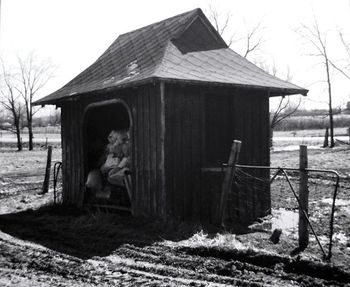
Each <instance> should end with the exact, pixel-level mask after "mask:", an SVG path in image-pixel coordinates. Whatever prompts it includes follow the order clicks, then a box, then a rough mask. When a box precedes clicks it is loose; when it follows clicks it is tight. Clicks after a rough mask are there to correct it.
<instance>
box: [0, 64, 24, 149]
mask: <svg viewBox="0 0 350 287" xmlns="http://www.w3.org/2000/svg"><path fill="white" fill-rule="evenodd" d="M1 78H2V82H3V85H2V86H1V98H0V104H1V105H2V107H3V108H4V109H5V110H6V111H7V112H8V113H9V114H10V119H11V121H12V122H11V124H12V127H10V128H9V129H8V130H9V131H11V132H13V133H15V134H16V137H17V150H18V151H21V150H22V149H23V146H22V140H21V120H22V111H23V104H22V103H21V101H20V96H19V94H18V93H17V91H16V89H15V83H14V80H13V76H12V75H10V74H9V73H8V72H7V71H6V70H5V68H4V65H3V66H2V77H1Z"/></svg>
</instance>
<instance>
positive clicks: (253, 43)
mask: <svg viewBox="0 0 350 287" xmlns="http://www.w3.org/2000/svg"><path fill="white" fill-rule="evenodd" d="M209 18H210V20H211V21H212V23H213V25H214V27H215V29H216V31H217V32H218V33H219V34H220V36H222V37H224V36H227V35H226V34H227V33H226V32H227V28H228V27H230V24H231V22H232V21H231V20H232V14H231V13H230V12H227V13H226V14H225V15H223V14H221V13H219V12H218V10H217V9H216V8H215V7H213V6H209ZM261 26H262V25H261V21H260V22H258V23H257V24H256V25H255V26H253V27H246V31H245V33H244V35H243V36H241V37H237V34H241V33H238V32H237V31H235V32H233V33H232V34H231V35H229V36H227V39H228V46H229V47H230V46H232V44H234V43H237V42H241V41H244V42H245V49H244V50H243V51H242V53H241V55H242V56H243V57H244V58H247V57H248V55H249V54H252V53H253V52H255V51H257V50H258V49H259V47H260V46H261V43H262V42H263V37H262V36H261V34H260V30H261ZM259 34H260V35H259Z"/></svg>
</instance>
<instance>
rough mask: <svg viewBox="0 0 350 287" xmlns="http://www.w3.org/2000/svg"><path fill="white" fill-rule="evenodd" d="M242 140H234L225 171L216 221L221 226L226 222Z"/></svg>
mask: <svg viewBox="0 0 350 287" xmlns="http://www.w3.org/2000/svg"><path fill="white" fill-rule="evenodd" d="M241 144H242V142H241V141H238V140H234V141H233V143H232V147H231V153H230V157H229V160H228V163H227V164H228V166H227V169H226V172H225V176H224V181H223V183H222V188H221V196H220V202H219V205H218V208H217V217H216V223H217V224H218V225H220V226H222V225H223V223H224V217H225V211H226V206H227V199H228V193H229V192H230V190H231V187H232V182H233V176H234V174H235V169H236V164H237V162H238V158H239V153H240V150H241Z"/></svg>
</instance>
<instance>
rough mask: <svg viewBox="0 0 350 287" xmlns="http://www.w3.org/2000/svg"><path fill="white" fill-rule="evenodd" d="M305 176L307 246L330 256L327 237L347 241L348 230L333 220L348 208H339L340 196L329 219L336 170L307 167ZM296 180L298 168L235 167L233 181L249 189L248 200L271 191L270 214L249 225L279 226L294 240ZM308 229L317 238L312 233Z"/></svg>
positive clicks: (297, 180) (297, 181) (295, 237)
mask: <svg viewBox="0 0 350 287" xmlns="http://www.w3.org/2000/svg"><path fill="white" fill-rule="evenodd" d="M266 172H267V173H266ZM284 172H285V173H286V175H287V177H288V178H286V176H285V175H284ZM259 173H260V175H259ZM308 177H309V180H308V190H309V200H308V205H309V210H308V215H309V220H310V223H311V225H312V228H310V227H309V233H310V234H309V238H310V243H309V245H321V246H322V247H323V248H324V250H326V251H328V254H327V256H331V248H332V243H331V241H330V238H331V237H332V242H333V243H335V244H339V243H340V244H344V245H346V244H347V242H346V238H348V237H349V235H350V234H347V233H350V231H349V230H344V228H343V226H342V224H340V222H339V221H338V220H337V219H339V218H342V217H344V216H346V213H347V212H349V211H348V210H346V209H344V208H342V203H343V201H344V199H338V203H340V204H338V205H337V204H335V207H334V216H335V219H334V221H333V219H332V206H333V200H334V199H335V195H336V194H334V193H337V187H338V183H337V173H335V172H332V171H327V170H308ZM299 181H300V170H298V169H292V168H286V169H285V170H284V169H283V172H282V169H278V168H269V167H254V166H243V165H238V166H237V169H236V172H235V178H234V183H235V185H236V186H237V187H238V189H242V187H244V189H245V190H246V191H247V190H249V191H250V194H252V200H256V198H258V195H259V194H261V193H265V194H266V192H267V191H268V190H270V191H271V215H269V216H267V217H265V218H263V219H262V220H259V222H258V223H255V224H253V228H257V229H264V230H266V229H269V230H274V229H276V228H279V229H282V232H283V233H284V234H286V235H288V236H290V237H291V238H293V239H295V240H298V221H299V203H298V200H297V199H296V197H295V195H294V194H293V190H292V189H294V192H295V193H296V194H297V195H298V190H299V183H300V182H299ZM291 186H292V188H291ZM341 186H342V185H341ZM344 206H345V205H344ZM312 229H314V232H315V234H316V235H317V237H315V236H314V234H312ZM317 241H319V242H317ZM321 250H322V248H321ZM323 255H326V254H325V253H324V254H323Z"/></svg>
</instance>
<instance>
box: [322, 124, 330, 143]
mask: <svg viewBox="0 0 350 287" xmlns="http://www.w3.org/2000/svg"><path fill="white" fill-rule="evenodd" d="M328 137H329V131H328V127H327V128H326V132H325V134H324V141H323V147H328V146H329V143H328Z"/></svg>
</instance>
